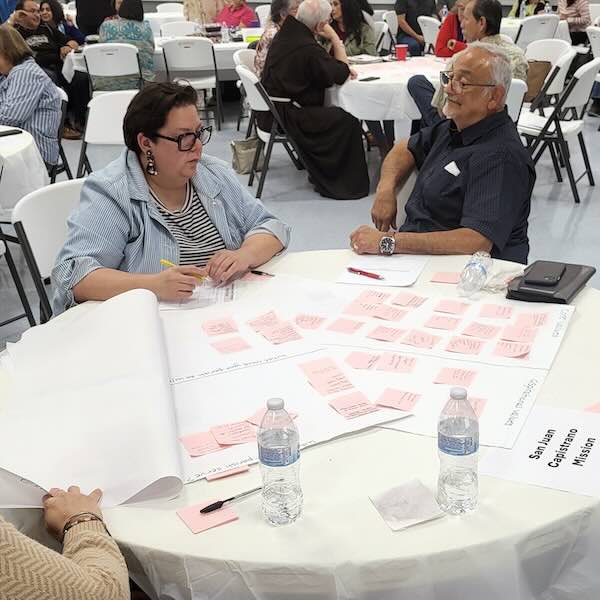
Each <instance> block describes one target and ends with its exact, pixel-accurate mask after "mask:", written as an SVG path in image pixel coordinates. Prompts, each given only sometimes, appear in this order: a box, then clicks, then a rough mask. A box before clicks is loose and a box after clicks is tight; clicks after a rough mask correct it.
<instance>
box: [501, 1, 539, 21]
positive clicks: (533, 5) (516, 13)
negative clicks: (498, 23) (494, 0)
mask: <svg viewBox="0 0 600 600" xmlns="http://www.w3.org/2000/svg"><path fill="white" fill-rule="evenodd" d="M523 2H525V16H526V17H532V16H533V15H538V14H539V13H543V12H544V7H545V4H544V3H543V2H538V0H515V3H514V4H513V5H512V8H511V9H510V12H509V13H508V16H509V17H511V18H516V19H518V18H519V17H520V16H521V4H523Z"/></svg>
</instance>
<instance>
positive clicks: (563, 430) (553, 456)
mask: <svg viewBox="0 0 600 600" xmlns="http://www.w3.org/2000/svg"><path fill="white" fill-rule="evenodd" d="M479 464H480V466H479V471H480V473H481V474H482V475H490V476H491V477H498V478H500V479H508V480H509V481H518V482H521V483H527V484H531V485H539V486H542V487H549V488H553V489H557V490H564V491H567V492H572V493H574V494H583V495H585V496H600V414H597V413H591V412H581V411H575V410H568V409H564V408H552V407H549V406H539V405H538V406H535V407H534V408H533V410H532V411H531V414H530V416H529V419H528V421H527V423H526V424H525V426H524V427H523V430H522V431H521V435H520V436H519V439H518V440H517V443H516V444H515V445H514V447H513V448H512V450H503V449H496V448H489V449H487V450H486V451H485V452H484V453H483V454H482V457H481V459H480V463H479Z"/></svg>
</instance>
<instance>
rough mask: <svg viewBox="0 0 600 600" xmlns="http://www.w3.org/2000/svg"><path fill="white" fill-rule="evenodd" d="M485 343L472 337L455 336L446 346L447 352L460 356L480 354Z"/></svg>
mask: <svg viewBox="0 0 600 600" xmlns="http://www.w3.org/2000/svg"><path fill="white" fill-rule="evenodd" d="M483 344H484V342H483V341H482V340H478V339H476V338H472V337H460V336H458V335H455V336H453V337H451V338H450V341H449V342H448V345H447V346H446V348H445V349H446V352H458V353H459V354H479V353H480V352H481V348H482V347H483Z"/></svg>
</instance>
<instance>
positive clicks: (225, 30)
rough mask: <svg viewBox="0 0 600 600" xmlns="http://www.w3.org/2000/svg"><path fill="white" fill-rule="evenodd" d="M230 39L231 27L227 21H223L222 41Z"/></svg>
mask: <svg viewBox="0 0 600 600" xmlns="http://www.w3.org/2000/svg"><path fill="white" fill-rule="evenodd" d="M228 41H229V27H227V24H226V23H221V42H224V43H226V42H228Z"/></svg>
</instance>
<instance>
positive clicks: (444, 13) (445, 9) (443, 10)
mask: <svg viewBox="0 0 600 600" xmlns="http://www.w3.org/2000/svg"><path fill="white" fill-rule="evenodd" d="M441 15H442V21H443V20H444V19H445V18H446V17H447V16H448V5H447V4H444V5H443V6H442V10H441Z"/></svg>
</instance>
